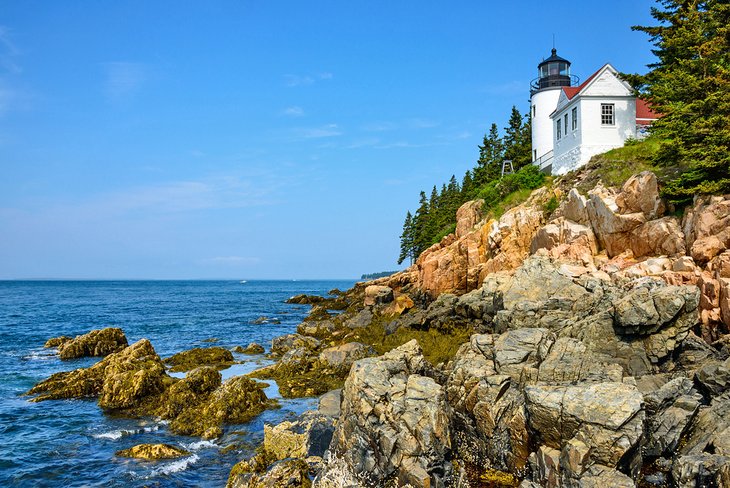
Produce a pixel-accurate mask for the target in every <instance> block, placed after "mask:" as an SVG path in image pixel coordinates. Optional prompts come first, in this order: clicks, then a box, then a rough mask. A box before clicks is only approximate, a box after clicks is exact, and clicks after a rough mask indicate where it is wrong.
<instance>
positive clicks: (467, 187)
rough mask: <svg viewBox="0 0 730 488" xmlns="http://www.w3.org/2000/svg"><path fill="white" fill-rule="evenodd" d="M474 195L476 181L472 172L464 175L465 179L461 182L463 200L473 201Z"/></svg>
mask: <svg viewBox="0 0 730 488" xmlns="http://www.w3.org/2000/svg"><path fill="white" fill-rule="evenodd" d="M473 194H474V179H473V177H472V174H471V171H467V172H466V173H464V179H463V180H461V200H462V201H464V202H466V201H467V200H469V199H471V198H472V196H473Z"/></svg>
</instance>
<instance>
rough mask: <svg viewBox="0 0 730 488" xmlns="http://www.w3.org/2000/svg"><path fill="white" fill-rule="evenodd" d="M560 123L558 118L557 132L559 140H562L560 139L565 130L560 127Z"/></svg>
mask: <svg viewBox="0 0 730 488" xmlns="http://www.w3.org/2000/svg"><path fill="white" fill-rule="evenodd" d="M560 122H561V120H560V117H558V120H557V121H556V124H557V125H556V128H557V129H558V130H557V134H558V140H560V138H561V137H562V134H561V132H562V131H563V128H562V127H561V126H560Z"/></svg>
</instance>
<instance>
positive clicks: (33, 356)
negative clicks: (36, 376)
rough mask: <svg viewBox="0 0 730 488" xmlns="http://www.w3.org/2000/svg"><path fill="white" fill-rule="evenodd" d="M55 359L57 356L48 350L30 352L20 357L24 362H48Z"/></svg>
mask: <svg viewBox="0 0 730 488" xmlns="http://www.w3.org/2000/svg"><path fill="white" fill-rule="evenodd" d="M54 350H55V349H54ZM57 358H58V356H57V355H56V354H54V353H52V352H48V349H38V350H32V351H30V353H29V354H26V355H25V356H22V357H21V359H23V360H25V361H50V360H51V359H57Z"/></svg>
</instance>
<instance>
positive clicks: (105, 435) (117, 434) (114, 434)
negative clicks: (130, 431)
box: [91, 430, 124, 441]
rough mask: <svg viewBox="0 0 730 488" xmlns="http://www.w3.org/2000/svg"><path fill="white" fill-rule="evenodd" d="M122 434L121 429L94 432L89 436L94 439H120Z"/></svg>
mask: <svg viewBox="0 0 730 488" xmlns="http://www.w3.org/2000/svg"><path fill="white" fill-rule="evenodd" d="M123 435H124V431H122V430H113V431H111V432H102V433H101V434H94V435H92V436H91V437H94V438H96V439H111V440H113V441H115V440H117V439H121V438H122V436H123Z"/></svg>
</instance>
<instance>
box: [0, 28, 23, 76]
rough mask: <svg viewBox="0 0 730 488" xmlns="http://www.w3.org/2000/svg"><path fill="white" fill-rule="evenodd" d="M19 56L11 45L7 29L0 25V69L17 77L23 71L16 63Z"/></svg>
mask: <svg viewBox="0 0 730 488" xmlns="http://www.w3.org/2000/svg"><path fill="white" fill-rule="evenodd" d="M19 55H20V50H19V49H18V48H17V47H16V46H15V44H14V43H13V41H12V39H11V37H10V33H9V31H8V28H7V27H5V26H2V25H0V68H2V71H4V72H6V73H9V74H13V75H17V74H20V73H21V72H22V71H23V69H22V68H21V67H20V65H19V64H18V63H17V62H16V58H17V57H18V56H19Z"/></svg>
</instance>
